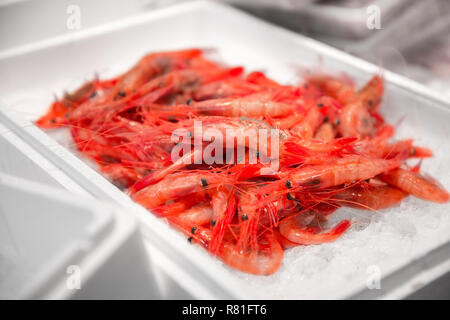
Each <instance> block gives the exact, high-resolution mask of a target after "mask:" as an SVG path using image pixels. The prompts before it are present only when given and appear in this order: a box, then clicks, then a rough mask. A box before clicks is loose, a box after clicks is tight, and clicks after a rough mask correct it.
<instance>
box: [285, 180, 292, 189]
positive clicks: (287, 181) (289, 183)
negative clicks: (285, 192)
mask: <svg viewBox="0 0 450 320" xmlns="http://www.w3.org/2000/svg"><path fill="white" fill-rule="evenodd" d="M286 188H288V189H291V188H292V183H291V180H286Z"/></svg>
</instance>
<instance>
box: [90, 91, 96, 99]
mask: <svg viewBox="0 0 450 320" xmlns="http://www.w3.org/2000/svg"><path fill="white" fill-rule="evenodd" d="M96 95H97V91H93V92H92V93H91V95H90V96H89V99H92V98H93V97H95V96H96Z"/></svg>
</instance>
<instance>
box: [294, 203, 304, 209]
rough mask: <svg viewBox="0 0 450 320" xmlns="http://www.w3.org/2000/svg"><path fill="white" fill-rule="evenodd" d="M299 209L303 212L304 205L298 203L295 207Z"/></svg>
mask: <svg viewBox="0 0 450 320" xmlns="http://www.w3.org/2000/svg"><path fill="white" fill-rule="evenodd" d="M295 206H296V207H297V210H298V211H301V210H302V209H303V207H302V205H301V204H300V202H297V204H296V205H295Z"/></svg>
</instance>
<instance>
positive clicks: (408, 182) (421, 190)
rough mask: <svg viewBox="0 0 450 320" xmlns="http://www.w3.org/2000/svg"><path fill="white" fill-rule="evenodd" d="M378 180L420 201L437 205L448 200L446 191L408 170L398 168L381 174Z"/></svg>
mask: <svg viewBox="0 0 450 320" xmlns="http://www.w3.org/2000/svg"><path fill="white" fill-rule="evenodd" d="M380 178H381V179H382V180H383V181H385V182H387V183H389V184H390V185H392V186H395V187H397V188H399V189H400V190H403V191H404V192H406V193H409V194H411V195H413V196H415V197H417V198H420V199H424V200H428V201H433V202H438V203H446V202H448V200H449V194H448V192H447V190H445V189H444V188H443V187H441V186H440V185H438V184H437V183H435V182H434V181H431V180H429V179H426V178H425V177H423V176H421V175H420V174H418V173H415V172H412V171H409V170H405V169H401V168H398V169H396V170H392V171H390V172H386V173H383V174H381V175H380Z"/></svg>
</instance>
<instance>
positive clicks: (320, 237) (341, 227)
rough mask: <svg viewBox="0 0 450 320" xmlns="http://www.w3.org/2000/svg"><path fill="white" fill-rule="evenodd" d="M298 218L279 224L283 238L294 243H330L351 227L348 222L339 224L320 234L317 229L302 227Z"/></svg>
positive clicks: (344, 221) (289, 218)
mask: <svg viewBox="0 0 450 320" xmlns="http://www.w3.org/2000/svg"><path fill="white" fill-rule="evenodd" d="M298 218H299V216H298V215H295V216H291V217H288V218H286V219H283V220H282V221H281V222H280V226H279V228H280V229H279V230H280V233H281V235H282V236H283V237H285V238H286V239H288V240H289V241H292V242H294V243H298V244H303V245H309V244H321V243H325V242H332V241H335V240H336V239H337V238H339V237H340V236H341V235H342V234H343V233H344V232H345V231H346V230H347V229H348V228H349V227H350V225H351V223H350V221H348V220H343V221H341V222H339V223H338V224H337V225H336V226H335V227H333V228H332V229H331V230H330V231H327V232H324V233H321V232H318V228H313V227H308V226H304V225H303V224H301V223H299V221H298Z"/></svg>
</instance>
